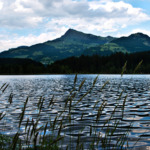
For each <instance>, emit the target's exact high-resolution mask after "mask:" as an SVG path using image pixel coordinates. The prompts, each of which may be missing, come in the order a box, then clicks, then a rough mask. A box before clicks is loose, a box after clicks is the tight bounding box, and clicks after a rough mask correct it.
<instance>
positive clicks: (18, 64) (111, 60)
mask: <svg viewBox="0 0 150 150" xmlns="http://www.w3.org/2000/svg"><path fill="white" fill-rule="evenodd" d="M141 60H143V63H142V65H141V67H140V68H139V69H138V70H137V72H135V73H145V74H147V73H150V51H148V52H140V53H132V54H124V53H120V52H119V53H115V54H112V55H110V56H99V55H94V56H84V55H82V56H80V57H70V58H67V59H64V60H61V61H56V62H55V63H53V64H51V65H47V66H44V65H43V64H41V63H39V62H35V61H33V60H30V59H14V58H0V74H8V75H9V74H16V75H17V74H70V73H98V74H104V73H106V74H120V73H121V71H122V67H123V66H124V64H125V62H126V61H127V69H126V71H125V72H124V73H133V72H134V69H135V67H136V66H137V64H138V63H139V62H140V61H141Z"/></svg>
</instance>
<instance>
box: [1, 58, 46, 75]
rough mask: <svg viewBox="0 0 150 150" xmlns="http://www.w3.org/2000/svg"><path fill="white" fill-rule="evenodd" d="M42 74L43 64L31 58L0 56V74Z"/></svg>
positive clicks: (43, 71)
mask: <svg viewBox="0 0 150 150" xmlns="http://www.w3.org/2000/svg"><path fill="white" fill-rule="evenodd" d="M41 73H42V74H44V73H46V68H45V66H44V65H43V64H41V63H39V62H35V61H33V60H31V59H19V58H0V74H7V75H9V74H10V75H12V74H14V75H18V74H41Z"/></svg>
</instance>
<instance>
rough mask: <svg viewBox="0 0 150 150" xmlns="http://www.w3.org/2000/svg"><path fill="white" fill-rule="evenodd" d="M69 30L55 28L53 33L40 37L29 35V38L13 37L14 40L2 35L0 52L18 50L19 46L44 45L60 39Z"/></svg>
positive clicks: (0, 37)
mask: <svg viewBox="0 0 150 150" xmlns="http://www.w3.org/2000/svg"><path fill="white" fill-rule="evenodd" d="M66 31H67V29H66V28H65V27H64V28H61V29H60V28H55V30H53V31H52V32H47V33H42V34H40V35H38V36H35V35H32V34H30V35H28V36H21V37H19V36H17V35H16V34H14V35H13V37H14V38H13V39H10V36H7V35H0V51H3V50H7V49H9V48H16V47H18V46H31V45H34V44H37V43H42V42H45V41H48V40H53V39H55V38H58V37H59V36H60V35H63V34H64V33H65V32H66Z"/></svg>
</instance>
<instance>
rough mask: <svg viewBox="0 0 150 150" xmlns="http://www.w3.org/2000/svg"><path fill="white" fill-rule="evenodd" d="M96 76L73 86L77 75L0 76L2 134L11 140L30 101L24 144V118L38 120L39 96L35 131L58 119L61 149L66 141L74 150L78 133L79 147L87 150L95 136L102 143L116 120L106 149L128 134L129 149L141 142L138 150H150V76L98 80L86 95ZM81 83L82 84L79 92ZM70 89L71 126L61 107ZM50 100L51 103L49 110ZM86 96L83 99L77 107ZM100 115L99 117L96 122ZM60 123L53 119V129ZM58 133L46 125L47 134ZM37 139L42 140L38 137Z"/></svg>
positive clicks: (21, 130)
mask: <svg viewBox="0 0 150 150" xmlns="http://www.w3.org/2000/svg"><path fill="white" fill-rule="evenodd" d="M96 76H97V75H94V74H93V75H82V74H81V75H78V77H77V82H76V83H75V85H74V78H75V75H31V76H30V75H25V76H15V75H14V76H0V85H1V86H2V85H3V84H4V83H8V84H9V86H8V87H7V89H6V90H5V92H4V93H2V92H1V99H0V113H2V112H4V113H6V116H5V117H4V118H3V120H1V122H0V133H2V134H6V135H10V136H13V135H14V134H15V133H16V132H17V131H18V130H19V128H18V122H19V115H20V114H21V112H22V108H23V107H24V102H25V101H26V98H27V97H29V101H28V103H27V107H26V111H25V116H24V119H23V121H22V125H21V128H20V133H22V134H21V135H20V138H21V139H22V140H23V139H24V138H25V136H26V133H25V131H24V129H25V123H26V120H27V119H28V118H29V120H32V118H33V119H34V120H37V117H38V113H39V110H38V107H37V105H38V102H39V99H40V97H41V96H42V97H43V98H44V101H43V106H42V111H41V114H40V115H41V117H40V119H39V124H38V126H39V127H40V126H42V125H45V124H46V122H48V121H50V120H51V121H52V122H54V120H55V118H56V116H59V115H60V114H61V113H62V114H63V117H64V118H63V119H64V120H63V122H64V124H63V128H62V130H61V133H60V135H63V136H65V138H64V142H63V143H61V148H62V149H63V148H64V149H65V148H66V146H67V145H69V141H70V139H71V142H72V143H71V145H69V147H70V149H71V148H72V149H73V148H75V145H74V143H75V142H76V141H77V139H78V135H79V134H77V133H80V138H81V139H80V141H81V142H83V143H86V144H85V145H84V146H85V148H88V146H89V145H88V143H90V141H91V140H92V139H93V138H94V137H95V136H96V135H97V134H98V133H99V134H101V137H102V138H105V135H106V130H107V129H108V128H107V127H108V126H109V128H110V129H113V128H114V126H115V123H116V122H115V120H117V121H119V124H118V126H117V127H116V130H115V133H114V134H113V136H111V144H110V146H111V145H114V144H115V143H116V141H117V140H118V138H119V137H120V136H122V135H124V134H125V132H126V131H127V130H128V131H129V135H128V137H127V140H128V145H129V147H132V146H133V145H134V144H135V142H136V141H137V140H139V141H138V142H137V144H136V148H138V147H140V148H143V149H147V148H150V147H149V146H150V75H123V76H122V77H121V75H99V77H98V79H97V81H96V83H95V85H94V87H93V89H92V90H91V91H90V92H89V93H87V91H89V90H90V88H92V85H93V81H94V79H95V78H96ZM84 79H85V83H84V85H83V86H82V87H81V89H80V92H78V91H79V86H80V84H81V82H82V81H83V80H84ZM107 81H108V82H109V83H108V82H107ZM105 83H107V84H106V85H105ZM103 85H105V86H103ZM74 86H75V88H74ZM73 88H74V91H73V93H74V94H76V95H75V96H74V97H73V98H72V99H73V100H72V103H71V107H72V108H71V113H70V114H71V122H70V121H69V120H68V119H67V117H68V112H69V109H68V107H69V104H67V108H66V110H64V106H65V104H66V100H67V97H68V96H69V95H70V92H71V91H72V89H73ZM11 93H12V95H13V98H12V104H11V105H10V104H9V101H8V99H9V95H10V94H11ZM73 93H72V94H73ZM86 93H87V94H86ZM53 95H54V99H53V102H52V104H51V106H50V107H49V104H50V101H51V99H52V97H53ZM84 95H86V96H85V97H84V98H83V99H82V100H81V101H79V100H80V98H81V97H83V96H84ZM77 102H78V103H77ZM123 104H124V107H123V106H122V105H123ZM100 106H104V108H103V107H101V108H100ZM115 106H117V107H116V111H115V113H114V115H113V116H112V118H111V119H110V120H109V118H110V116H111V115H112V113H113V111H114V108H115ZM102 108H103V109H102ZM100 109H101V112H100V113H101V115H100V117H99V118H97V114H98V110H100ZM108 120H109V123H108V122H107V121H108ZM60 122H61V117H60V118H58V119H57V123H56V124H57V125H59V124H60ZM104 124H106V126H105V127H103V125H104ZM58 130H59V129H58V128H57V127H56V128H55V130H54V131H52V130H51V128H50V125H48V128H47V132H46V134H47V135H48V134H52V133H53V134H54V135H56V134H57V133H58ZM41 134H43V132H42V131H41ZM139 138H140V139H139ZM100 145H101V144H100ZM98 149H101V146H99V147H98Z"/></svg>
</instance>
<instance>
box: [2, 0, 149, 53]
mask: <svg viewBox="0 0 150 150" xmlns="http://www.w3.org/2000/svg"><path fill="white" fill-rule="evenodd" d="M149 6H150V0H122V1H120V0H0V52H1V51H4V50H8V49H10V48H15V47H18V46H25V45H26V46H30V45H33V44H36V43H42V42H45V41H48V40H53V39H55V38H58V37H60V36H62V35H63V34H64V33H65V32H66V31H67V30H68V29H69V28H72V29H75V30H78V31H82V32H85V33H91V34H95V35H99V36H108V35H109V36H114V37H120V36H128V35H130V34H132V33H137V32H142V33H144V34H147V35H149V36H150V9H149Z"/></svg>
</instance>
